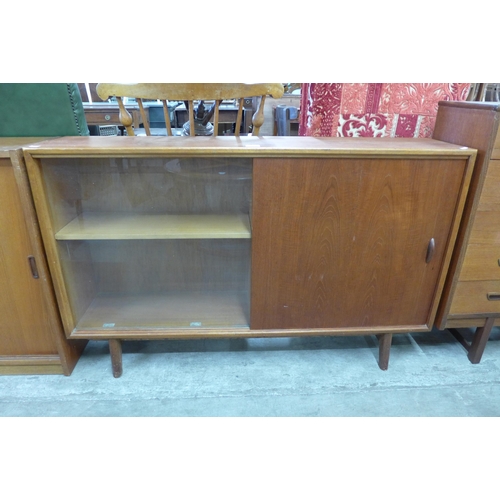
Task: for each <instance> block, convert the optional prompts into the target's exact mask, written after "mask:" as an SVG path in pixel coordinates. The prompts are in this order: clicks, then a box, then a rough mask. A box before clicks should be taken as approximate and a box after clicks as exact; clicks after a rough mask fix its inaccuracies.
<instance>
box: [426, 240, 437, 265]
mask: <svg viewBox="0 0 500 500" xmlns="http://www.w3.org/2000/svg"><path fill="white" fill-rule="evenodd" d="M435 250H436V242H435V240H434V238H431V241H429V245H428V246H427V255H426V256H425V262H426V263H427V264H428V263H429V262H430V261H431V260H432V258H433V257H434V252H435Z"/></svg>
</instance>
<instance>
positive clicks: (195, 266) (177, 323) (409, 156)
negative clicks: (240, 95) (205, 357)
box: [24, 137, 476, 376]
mask: <svg viewBox="0 0 500 500" xmlns="http://www.w3.org/2000/svg"><path fill="white" fill-rule="evenodd" d="M24 155H25V159H26V164H27V168H28V173H29V179H30V183H31V188H32V192H33V196H34V201H35V206H36V210H37V214H38V219H39V223H40V227H41V232H42V237H43V241H44V244H45V250H46V253H47V258H48V263H49V267H50V272H51V276H52V279H53V282H54V288H55V293H56V297H57V303H58V306H59V310H60V314H61V319H62V323H63V327H64V330H65V333H66V336H67V337H68V339H94V340H96V339H100V340H107V341H109V343H110V351H111V360H112V367H113V374H114V376H120V375H121V373H122V356H121V341H122V340H127V339H155V338H200V337H216V336H226V337H235V336H243V337H245V336H246V337H266V336H294V335H372V334H375V335H377V336H378V337H379V341H380V342H379V346H380V347H379V366H380V367H381V368H382V369H387V366H388V361H389V352H390V345H391V340H392V335H393V334H394V333H403V332H415V331H429V330H430V329H431V328H432V326H433V324H434V319H435V314H436V310H437V307H438V302H439V299H440V297H441V292H442V288H443V284H444V280H445V277H446V272H447V269H448V265H449V261H450V257H451V251H452V249H453V245H454V242H455V237H456V233H457V229H458V225H459V222H460V218H461V215H462V210H463V206H464V203H465V198H466V195H467V190H468V185H469V181H470V176H471V173H472V168H473V164H474V160H475V155H476V151H475V150H474V149H470V148H465V147H461V146H456V145H452V144H447V143H444V142H440V141H435V140H432V139H422V140H420V139H410V140H407V139H380V138H377V139H373V138H348V139H342V138H313V137H300V138H297V137H242V138H235V137H216V138H213V137H210V138H207V137H195V138H190V137H181V138H178V137H77V138H60V139H54V140H49V141H45V142H43V143H40V144H39V145H36V146H33V147H28V148H25V150H24Z"/></svg>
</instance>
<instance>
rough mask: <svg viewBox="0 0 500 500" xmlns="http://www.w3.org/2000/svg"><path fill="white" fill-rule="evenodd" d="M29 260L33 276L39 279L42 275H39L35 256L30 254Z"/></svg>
mask: <svg viewBox="0 0 500 500" xmlns="http://www.w3.org/2000/svg"><path fill="white" fill-rule="evenodd" d="M28 262H29V265H30V270H31V275H32V276H33V278H35V279H36V280H37V279H38V278H39V277H40V276H39V275H38V269H37V267H36V260H35V257H33V255H30V256H29V257H28Z"/></svg>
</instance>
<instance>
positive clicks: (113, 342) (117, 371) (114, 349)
mask: <svg viewBox="0 0 500 500" xmlns="http://www.w3.org/2000/svg"><path fill="white" fill-rule="evenodd" d="M109 352H110V354H111V367H112V368H113V377H115V378H118V377H121V375H122V373H123V365H122V343H121V340H120V339H110V340H109Z"/></svg>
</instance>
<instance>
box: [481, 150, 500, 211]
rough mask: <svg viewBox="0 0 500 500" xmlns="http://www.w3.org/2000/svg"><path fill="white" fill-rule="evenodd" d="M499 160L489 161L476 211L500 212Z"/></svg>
mask: <svg viewBox="0 0 500 500" xmlns="http://www.w3.org/2000/svg"><path fill="white" fill-rule="evenodd" d="M498 186H500V159H499V160H491V161H490V163H489V165H488V172H487V174H486V179H485V180H484V185H483V191H482V193H481V198H480V200H479V206H478V208H477V209H478V210H497V211H499V212H500V189H498Z"/></svg>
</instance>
